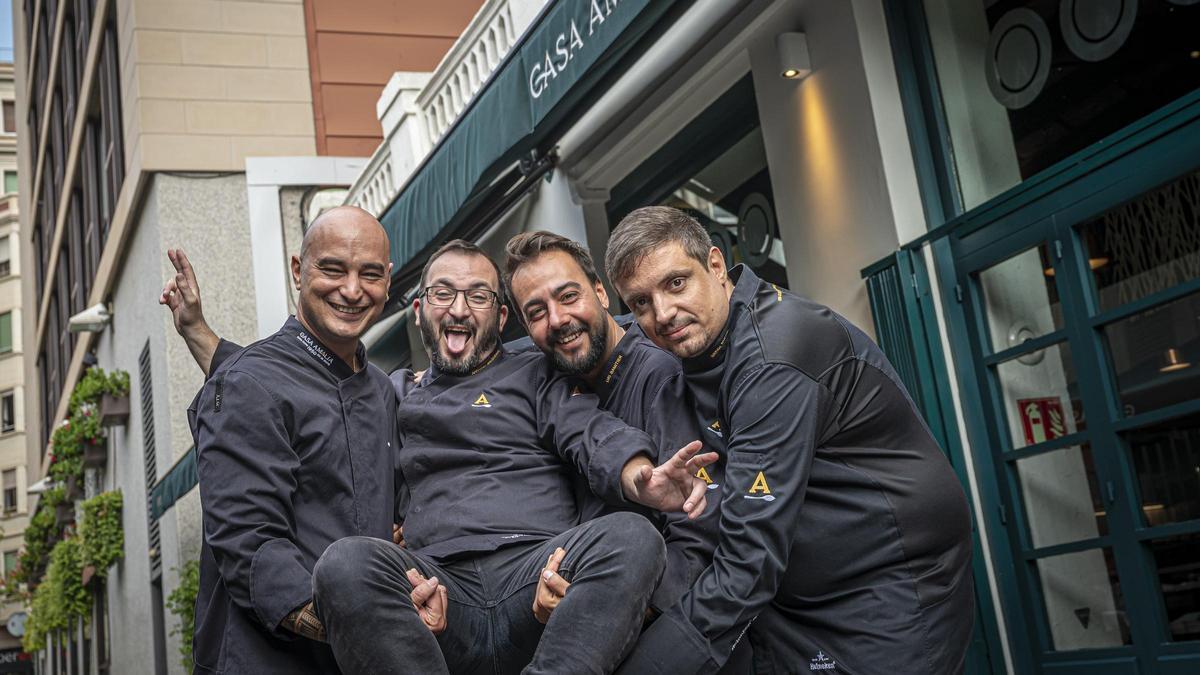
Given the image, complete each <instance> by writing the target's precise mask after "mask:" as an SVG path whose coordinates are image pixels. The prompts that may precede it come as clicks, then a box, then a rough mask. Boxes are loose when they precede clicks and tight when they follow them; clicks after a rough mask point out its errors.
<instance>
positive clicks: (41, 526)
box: [6, 487, 65, 600]
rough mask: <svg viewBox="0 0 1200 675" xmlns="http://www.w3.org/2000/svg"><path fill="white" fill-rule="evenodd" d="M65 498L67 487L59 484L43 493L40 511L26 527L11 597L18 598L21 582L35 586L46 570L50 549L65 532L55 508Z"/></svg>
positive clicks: (38, 506)
mask: <svg viewBox="0 0 1200 675" xmlns="http://www.w3.org/2000/svg"><path fill="white" fill-rule="evenodd" d="M63 499H65V497H64V494H63V488H61V487H55V488H51V489H49V490H46V491H45V492H43V493H42V496H41V499H39V500H38V505H37V510H36V511H34V512H33V516H32V517H31V518H30V519H29V525H26V526H25V548H23V549H22V550H21V555H20V556H19V557H18V559H17V569H16V570H14V571H13V572H12V573H11V575H10V577H9V582H8V583H7V584H6V586H7V588H6V590H7V591H8V596H9V599H13V600H15V599H18V598H19V595H20V590H19V588H20V584H26V585H28V586H33V585H34V584H35V583H36V582H37V580H38V579H40V578H41V577H42V573H43V572H45V569H46V562H47V560H48V556H49V554H50V549H51V548H52V547H53V546H54V542H55V540H57V539H58V536H59V534H61V528H59V526H58V524H57V523H56V522H55V519H54V510H55V508H56V507H57V506H58V505H59V504H60V503H62V501H63Z"/></svg>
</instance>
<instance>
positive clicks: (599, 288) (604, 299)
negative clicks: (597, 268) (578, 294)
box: [592, 279, 608, 312]
mask: <svg viewBox="0 0 1200 675" xmlns="http://www.w3.org/2000/svg"><path fill="white" fill-rule="evenodd" d="M592 289H593V290H595V291H596V297H597V298H600V306H601V307H603V308H604V311H606V312H607V311H608V291H607V290H605V288H604V284H602V283H600V280H599V279H597V280H596V281H595V283H593V284H592Z"/></svg>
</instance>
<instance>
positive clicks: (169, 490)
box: [150, 447, 199, 522]
mask: <svg viewBox="0 0 1200 675" xmlns="http://www.w3.org/2000/svg"><path fill="white" fill-rule="evenodd" d="M198 483H199V479H198V478H197V476H196V448H195V447H193V448H191V449H189V450H188V451H187V454H185V455H184V456H183V457H180V458H179V461H178V462H175V466H173V467H171V470H170V471H168V472H167V475H165V476H163V477H162V480H160V481H158V483H156V484H155V485H154V487H153V488H151V489H150V520H151V522H153V521H155V520H158V519H159V518H162V515H163V514H164V513H166V512H167V510H168V509H170V508H171V507H172V506H174V505H175V502H177V501H179V499H180V498H181V497H183V496H184V495H186V494H187V493H189V492H191V491H192V488H194V487H196V485H197V484H198Z"/></svg>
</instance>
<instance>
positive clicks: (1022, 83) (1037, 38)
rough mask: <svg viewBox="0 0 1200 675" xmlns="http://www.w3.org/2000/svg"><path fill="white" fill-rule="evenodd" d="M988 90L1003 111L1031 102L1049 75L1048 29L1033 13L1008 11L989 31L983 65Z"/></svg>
mask: <svg viewBox="0 0 1200 675" xmlns="http://www.w3.org/2000/svg"><path fill="white" fill-rule="evenodd" d="M986 69H987V72H986V77H987V83H988V89H991V90H992V96H994V97H995V98H996V100H997V101H999V102H1000V104H1001V105H1003V106H1004V107H1005V108H1008V109H1010V110H1017V109H1019V108H1024V107H1025V106H1027V105H1029V104H1030V103H1032V102H1033V100H1034V99H1035V98H1037V97H1038V94H1040V93H1042V87H1044V86H1046V78H1047V77H1049V75H1050V29H1049V28H1047V27H1046V22H1045V21H1043V20H1042V17H1040V16H1038V14H1037V12H1034V11H1033V10H1031V9H1026V8H1024V7H1020V8H1017V9H1013V10H1009V11H1008V12H1007V13H1005V14H1004V16H1002V17H1000V20H999V21H997V22H996V25H995V27H993V28H992V34H991V37H989V38H988V53H987V62H986Z"/></svg>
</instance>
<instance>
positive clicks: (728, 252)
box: [708, 223, 733, 267]
mask: <svg viewBox="0 0 1200 675" xmlns="http://www.w3.org/2000/svg"><path fill="white" fill-rule="evenodd" d="M708 238H709V240H711V241H712V245H713V246H716V247H717V250H718V251H720V252H721V257H723V258H725V266H726V267H732V266H733V238H732V237H730V236H729V233H728V232H726V231H725V228H724V227H722V226H721V225H720V224H719V223H712V224H710V225H709V226H708Z"/></svg>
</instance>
